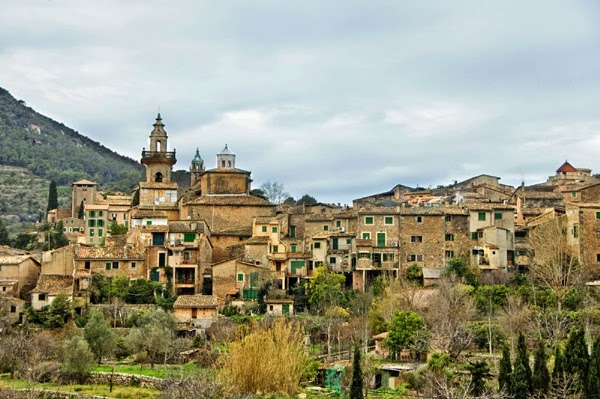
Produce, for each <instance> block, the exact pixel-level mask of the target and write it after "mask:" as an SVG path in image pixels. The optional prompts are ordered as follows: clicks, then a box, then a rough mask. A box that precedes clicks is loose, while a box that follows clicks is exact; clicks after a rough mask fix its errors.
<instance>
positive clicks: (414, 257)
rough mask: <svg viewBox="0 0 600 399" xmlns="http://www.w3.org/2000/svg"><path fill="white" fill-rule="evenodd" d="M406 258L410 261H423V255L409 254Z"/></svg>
mask: <svg viewBox="0 0 600 399" xmlns="http://www.w3.org/2000/svg"><path fill="white" fill-rule="evenodd" d="M406 260H407V261H408V262H423V255H416V254H415V255H408V256H407V257H406Z"/></svg>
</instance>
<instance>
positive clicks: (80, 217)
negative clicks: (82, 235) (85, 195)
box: [77, 200, 85, 219]
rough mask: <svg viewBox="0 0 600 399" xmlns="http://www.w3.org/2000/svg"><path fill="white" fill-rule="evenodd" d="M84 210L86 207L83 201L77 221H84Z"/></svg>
mask: <svg viewBox="0 0 600 399" xmlns="http://www.w3.org/2000/svg"><path fill="white" fill-rule="evenodd" d="M84 209H85V206H84V204H83V200H82V201H81V204H80V205H79V210H78V211H77V219H83V216H84V212H85V211H84Z"/></svg>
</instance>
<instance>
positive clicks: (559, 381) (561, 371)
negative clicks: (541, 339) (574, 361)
mask: <svg viewBox="0 0 600 399" xmlns="http://www.w3.org/2000/svg"><path fill="white" fill-rule="evenodd" d="M564 379H565V356H564V355H563V353H562V351H561V350H560V346H559V345H556V348H555V350H554V369H552V386H553V387H554V388H560V387H562V385H563V383H564Z"/></svg>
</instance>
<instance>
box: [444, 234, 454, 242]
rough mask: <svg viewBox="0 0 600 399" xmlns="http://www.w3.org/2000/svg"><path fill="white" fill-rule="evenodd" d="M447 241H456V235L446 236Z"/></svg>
mask: <svg viewBox="0 0 600 399" xmlns="http://www.w3.org/2000/svg"><path fill="white" fill-rule="evenodd" d="M445 240H446V241H454V234H446V237H445Z"/></svg>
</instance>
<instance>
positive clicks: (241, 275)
mask: <svg viewBox="0 0 600 399" xmlns="http://www.w3.org/2000/svg"><path fill="white" fill-rule="evenodd" d="M237 281H244V273H238V274H237Z"/></svg>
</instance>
